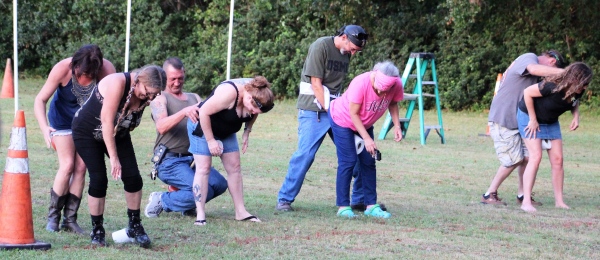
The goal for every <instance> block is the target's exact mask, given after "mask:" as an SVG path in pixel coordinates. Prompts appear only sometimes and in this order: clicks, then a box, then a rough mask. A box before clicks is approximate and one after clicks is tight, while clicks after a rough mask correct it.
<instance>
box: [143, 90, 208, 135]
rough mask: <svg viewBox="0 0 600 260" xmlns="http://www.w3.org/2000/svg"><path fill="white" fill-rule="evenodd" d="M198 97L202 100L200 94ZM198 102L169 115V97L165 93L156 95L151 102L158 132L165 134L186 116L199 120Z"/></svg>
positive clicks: (195, 120)
mask: <svg viewBox="0 0 600 260" xmlns="http://www.w3.org/2000/svg"><path fill="white" fill-rule="evenodd" d="M196 98H197V100H200V96H198V95H196ZM198 103H199V102H198ZM198 103H196V104H194V105H192V106H188V107H186V108H184V109H182V110H179V111H178V112H177V113H175V114H172V115H169V114H168V113H167V98H166V97H165V96H164V95H161V96H158V97H156V98H155V99H154V100H153V101H152V102H150V108H151V109H152V119H153V120H154V124H155V125H156V130H157V131H158V133H159V134H161V135H164V134H165V133H167V132H168V131H170V130H171V129H172V128H173V127H175V126H176V125H177V124H179V122H181V120H184V119H185V118H186V117H189V118H190V119H191V120H192V122H194V123H195V122H198V110H199V108H198Z"/></svg>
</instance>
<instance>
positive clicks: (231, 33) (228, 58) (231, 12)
mask: <svg viewBox="0 0 600 260" xmlns="http://www.w3.org/2000/svg"><path fill="white" fill-rule="evenodd" d="M234 2H235V1H234V0H231V6H230V7H229V38H228V39H227V80H229V79H230V71H231V39H232V38H233V7H234Z"/></svg>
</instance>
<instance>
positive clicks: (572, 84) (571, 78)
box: [543, 62, 593, 100]
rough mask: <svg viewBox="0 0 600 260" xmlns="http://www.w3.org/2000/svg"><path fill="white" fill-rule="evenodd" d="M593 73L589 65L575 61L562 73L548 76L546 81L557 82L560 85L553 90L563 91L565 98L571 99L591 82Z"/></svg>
mask: <svg viewBox="0 0 600 260" xmlns="http://www.w3.org/2000/svg"><path fill="white" fill-rule="evenodd" d="M592 74H593V73H592V69H591V68H590V67H589V66H588V65H586V64H585V63H583V62H574V63H572V64H571V65H569V66H567V67H566V68H565V70H564V71H563V72H562V73H560V74H557V75H552V76H548V77H546V79H545V81H546V82H552V83H554V84H556V85H557V86H558V87H557V88H556V89H554V91H553V92H562V93H564V94H565V96H564V97H563V100H569V99H570V98H572V97H574V96H575V95H577V93H580V92H581V91H582V90H583V89H584V88H585V87H587V86H588V85H589V84H590V81H592ZM545 84H546V83H544V85H543V86H545Z"/></svg>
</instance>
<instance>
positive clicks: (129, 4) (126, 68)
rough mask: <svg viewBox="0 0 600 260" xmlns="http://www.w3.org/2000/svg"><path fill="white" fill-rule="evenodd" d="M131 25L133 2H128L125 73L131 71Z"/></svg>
mask: <svg viewBox="0 0 600 260" xmlns="http://www.w3.org/2000/svg"><path fill="white" fill-rule="evenodd" d="M130 23H131V0H127V26H126V27H127V28H126V29H125V31H126V32H125V70H124V71H125V72H127V71H129V28H130V26H129V25H130Z"/></svg>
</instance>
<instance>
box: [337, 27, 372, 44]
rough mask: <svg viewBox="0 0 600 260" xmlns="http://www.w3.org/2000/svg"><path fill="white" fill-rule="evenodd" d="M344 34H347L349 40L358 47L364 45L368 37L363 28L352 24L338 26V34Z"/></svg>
mask: <svg viewBox="0 0 600 260" xmlns="http://www.w3.org/2000/svg"><path fill="white" fill-rule="evenodd" d="M344 34H345V35H346V36H348V39H349V40H350V42H352V43H353V44H354V45H356V46H358V47H360V48H364V47H365V45H366V44H367V39H368V38H369V35H368V34H367V32H365V29H363V28H362V27H360V26H358V25H354V24H350V25H345V26H344V27H342V28H340V30H339V31H338V36H341V35H344Z"/></svg>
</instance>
